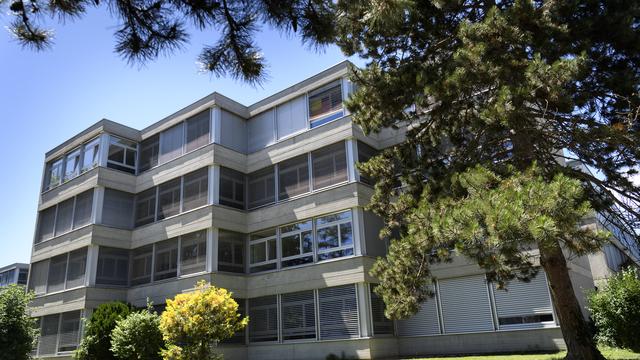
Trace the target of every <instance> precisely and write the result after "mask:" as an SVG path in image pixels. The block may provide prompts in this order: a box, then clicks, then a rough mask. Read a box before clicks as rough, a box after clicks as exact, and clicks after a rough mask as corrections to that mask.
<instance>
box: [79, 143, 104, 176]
mask: <svg viewBox="0 0 640 360" xmlns="http://www.w3.org/2000/svg"><path fill="white" fill-rule="evenodd" d="M99 150H100V139H99V138H98V139H93V140H91V141H90V142H88V143H87V144H85V145H84V149H83V152H84V154H83V156H82V172H85V171H87V170H91V169H93V168H94V167H95V166H96V165H98V161H99V159H100V151H99Z"/></svg>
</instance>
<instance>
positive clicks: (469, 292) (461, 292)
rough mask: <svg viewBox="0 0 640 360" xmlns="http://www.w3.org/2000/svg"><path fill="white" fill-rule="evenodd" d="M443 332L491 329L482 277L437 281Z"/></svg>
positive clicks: (491, 318)
mask: <svg viewBox="0 0 640 360" xmlns="http://www.w3.org/2000/svg"><path fill="white" fill-rule="evenodd" d="M439 288H440V289H439V290H440V299H441V304H442V316H443V319H444V332H445V333H449V334H450V333H464V332H479V331H491V330H493V316H492V314H491V303H490V302H489V295H488V291H489V289H488V288H487V283H486V280H485V276H484V274H483V275H474V276H465V277H460V278H453V279H444V280H440V281H439Z"/></svg>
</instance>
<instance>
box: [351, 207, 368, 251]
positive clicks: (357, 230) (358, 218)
mask: <svg viewBox="0 0 640 360" xmlns="http://www.w3.org/2000/svg"><path fill="white" fill-rule="evenodd" d="M351 219H352V225H353V253H354V254H355V255H356V256H359V255H365V254H366V253H367V241H366V238H365V236H364V211H363V209H362V208H361V207H355V208H353V209H351Z"/></svg>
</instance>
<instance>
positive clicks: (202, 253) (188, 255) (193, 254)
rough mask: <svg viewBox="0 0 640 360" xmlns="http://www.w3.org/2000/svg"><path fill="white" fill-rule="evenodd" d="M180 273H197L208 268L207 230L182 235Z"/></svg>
mask: <svg viewBox="0 0 640 360" xmlns="http://www.w3.org/2000/svg"><path fill="white" fill-rule="evenodd" d="M180 244H181V245H180V275H188V274H195V273H198V272H202V271H205V270H206V268H207V231H206V230H201V231H197V232H194V233H191V234H187V235H182V236H181V237H180Z"/></svg>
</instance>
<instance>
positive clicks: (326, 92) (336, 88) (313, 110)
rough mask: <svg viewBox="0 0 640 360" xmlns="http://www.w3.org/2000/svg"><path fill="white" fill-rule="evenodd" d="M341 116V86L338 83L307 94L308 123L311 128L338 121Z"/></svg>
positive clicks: (342, 111)
mask: <svg viewBox="0 0 640 360" xmlns="http://www.w3.org/2000/svg"><path fill="white" fill-rule="evenodd" d="M343 115H344V110H343V109H342V84H341V82H340V81H338V82H336V83H334V84H332V85H329V86H328V87H325V88H323V89H319V90H317V91H314V92H312V93H310V94H309V121H310V122H311V127H312V128H314V127H316V126H320V125H322V124H326V123H328V122H330V121H332V120H335V119H338V118H340V117H342V116H343Z"/></svg>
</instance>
